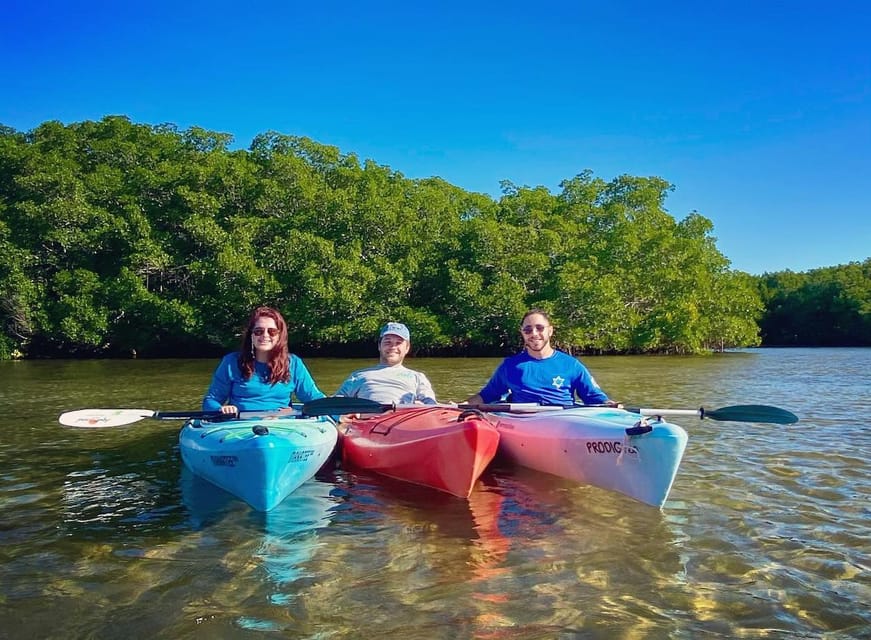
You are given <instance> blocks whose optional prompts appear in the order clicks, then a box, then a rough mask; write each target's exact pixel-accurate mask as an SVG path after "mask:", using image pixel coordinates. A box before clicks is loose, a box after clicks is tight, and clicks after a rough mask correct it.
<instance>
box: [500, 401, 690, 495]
mask: <svg viewBox="0 0 871 640" xmlns="http://www.w3.org/2000/svg"><path fill="white" fill-rule="evenodd" d="M492 415H493V416H494V417H496V418H497V419H498V423H497V425H496V428H497V429H498V430H499V451H500V453H501V454H503V455H504V456H505V457H506V458H508V459H509V460H511V461H513V462H515V463H516V464H519V465H521V466H524V467H528V468H530V469H535V470H537V471H544V472H546V473H551V474H553V475H556V476H560V477H563V478H568V479H569V480H574V481H575V482H580V483H583V484H589V485H593V486H596V487H600V488H602V489H608V490H610V491H617V492H619V493H623V494H625V495H627V496H630V497H632V498H635V499H636V500H640V501H641V502H644V503H645V504H649V505H653V506H655V507H661V506H662V505H663V503H664V502H665V500H666V498H668V494H669V491H670V490H671V486H672V483H673V482H674V478H675V475H676V474H677V470H678V467H679V466H680V462H681V458H682V457H683V453H684V450H685V449H686V445H687V434H686V431H684V430H683V429H682V428H681V427H679V426H677V425H675V424H671V423H668V422H664V421H662V420H660V419H655V418H644V417H642V416H640V415H639V414H637V413H630V412H629V411H624V410H623V409H611V408H601V407H575V408H571V409H563V410H557V411H541V412H535V413H494V414H492Z"/></svg>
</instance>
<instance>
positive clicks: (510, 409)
mask: <svg viewBox="0 0 871 640" xmlns="http://www.w3.org/2000/svg"><path fill="white" fill-rule="evenodd" d="M426 406H432V407H444V408H451V409H477V410H478V411H490V412H502V413H537V412H539V411H554V410H560V409H564V408H565V407H562V406H558V405H554V406H547V405H539V404H534V403H510V402H500V403H497V404H459V405H445V404H436V405H423V404H381V403H379V402H375V401H374V400H367V399H366V398H346V397H344V396H329V397H326V398H320V399H318V400H312V401H311V402H306V403H305V404H304V405H302V414H303V415H305V416H338V415H344V414H346V413H384V412H386V411H394V410H396V409H410V408H416V409H421V408H423V407H426Z"/></svg>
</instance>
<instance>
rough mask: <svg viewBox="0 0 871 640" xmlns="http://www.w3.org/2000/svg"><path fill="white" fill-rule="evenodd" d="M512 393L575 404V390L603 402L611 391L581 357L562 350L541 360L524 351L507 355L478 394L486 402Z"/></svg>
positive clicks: (590, 400)
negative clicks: (600, 384)
mask: <svg viewBox="0 0 871 640" xmlns="http://www.w3.org/2000/svg"><path fill="white" fill-rule="evenodd" d="M506 394H510V399H511V402H537V403H539V404H561V405H569V404H574V394H578V397H580V398H581V400H583V401H584V403H585V404H602V403H605V402H607V401H608V396H607V394H606V393H605V392H604V391H602V389H600V388H599V385H598V384H596V381H595V380H594V379H593V376H591V375H590V372H589V371H587V368H586V367H585V366H584V365H582V364H581V363H580V361H579V360H578V359H577V358H574V357H572V356H570V355H569V354H567V353H564V352H562V351H554V353H553V355H552V356H550V357H548V358H543V359H541V360H539V359H536V358H533V357H532V356H530V355H529V353H527V352H526V350H524V351H521V352H520V353H518V354H517V355H515V356H511V357H508V358H505V360H503V361H502V363H501V364H500V365H499V367H497V369H496V371H495V372H494V373H493V376H492V377H491V378H490V380H489V382H487V384H486V385H485V386H484V388H483V389H481V391H480V393H479V394H478V395H480V396H481V399H482V400H483V401H484V402H485V403H490V402H496V401H498V400H500V399H502V398H503V397H504V396H505V395H506Z"/></svg>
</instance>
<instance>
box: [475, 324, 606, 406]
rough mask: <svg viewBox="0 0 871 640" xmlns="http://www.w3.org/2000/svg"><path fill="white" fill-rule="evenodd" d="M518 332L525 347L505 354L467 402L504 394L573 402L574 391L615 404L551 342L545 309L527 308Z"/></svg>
mask: <svg viewBox="0 0 871 640" xmlns="http://www.w3.org/2000/svg"><path fill="white" fill-rule="evenodd" d="M520 335H521V337H522V338H523V345H524V347H525V349H524V350H523V351H521V352H520V353H518V354H517V355H515V356H510V357H508V358H505V360H503V361H502V364H500V365H499V367H498V368H497V369H496V371H495V372H494V373H493V376H492V377H491V378H490V381H489V382H487V384H486V385H484V388H483V389H481V391H479V392H478V393H477V394H475V395H473V396H472V397H471V398H469V399H468V400H467V401H466V402H467V403H468V404H489V403H491V402H497V401H499V400H502V399H503V398H506V397H507V399H508V400H510V401H511V402H519V403H524V402H534V403H538V404H550V405H554V404H555V405H564V406H565V405H571V404H574V402H575V394H577V396H578V397H579V398H580V399H581V400H583V402H584V404H604V405H608V406H614V407H616V406H618V405H617V403H616V402H614V401H613V400H609V399H608V396H607V394H606V393H605V392H604V391H602V389H601V388H600V387H599V385H598V384H597V383H596V380H595V379H594V378H593V376H591V375H590V372H589V371H587V368H586V367H585V366H584V365H583V364H581V362H580V361H579V360H578V359H577V358H575V357H573V356H571V355H569V354H568V353H565V352H563V351H557V350H556V349H554V348H553V347H552V346H551V344H550V339H551V337H552V336H553V325H552V324H551V322H550V316H548V315H547V313H546V312H544V311H542V310H541V309H530V310H529V311H527V312H526V315H525V316H523V320H521V322H520Z"/></svg>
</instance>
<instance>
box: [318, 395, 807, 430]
mask: <svg viewBox="0 0 871 640" xmlns="http://www.w3.org/2000/svg"><path fill="white" fill-rule="evenodd" d="M421 406H425V405H395V404H381V403H379V402H375V401H374V400H367V399H365V398H345V397H342V396H332V397H327V398H320V399H319V400H312V401H311V402H306V403H305V404H304V405H303V406H302V413H303V415H307V416H324V415H342V414H346V413H384V412H386V411H394V410H395V409H402V408H407V407H418V408H419V407H421ZM435 406H453V405H435ZM457 408H458V409H477V410H478V411H488V412H493V413H537V412H539V411H554V410H557V411H558V410H561V409H570V408H572V406H568V407H564V406H561V405H538V404H530V403H510V402H503V403H497V404H479V405H468V404H460V405H457ZM624 409H625V410H626V411H629V412H630V413H638V414H641V415H644V416H696V417H698V418H702V419H704V418H708V419H710V420H722V421H729V422H768V423H773V424H793V423H795V422H798V417H797V416H796V415H795V414H794V413H791V412H789V411H786V410H785V409H780V408H779V407H771V406H768V405H764V404H745V405H735V406H731V407H721V408H720V409H705V408H704V407H702V408H700V409H642V408H635V407H624Z"/></svg>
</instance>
